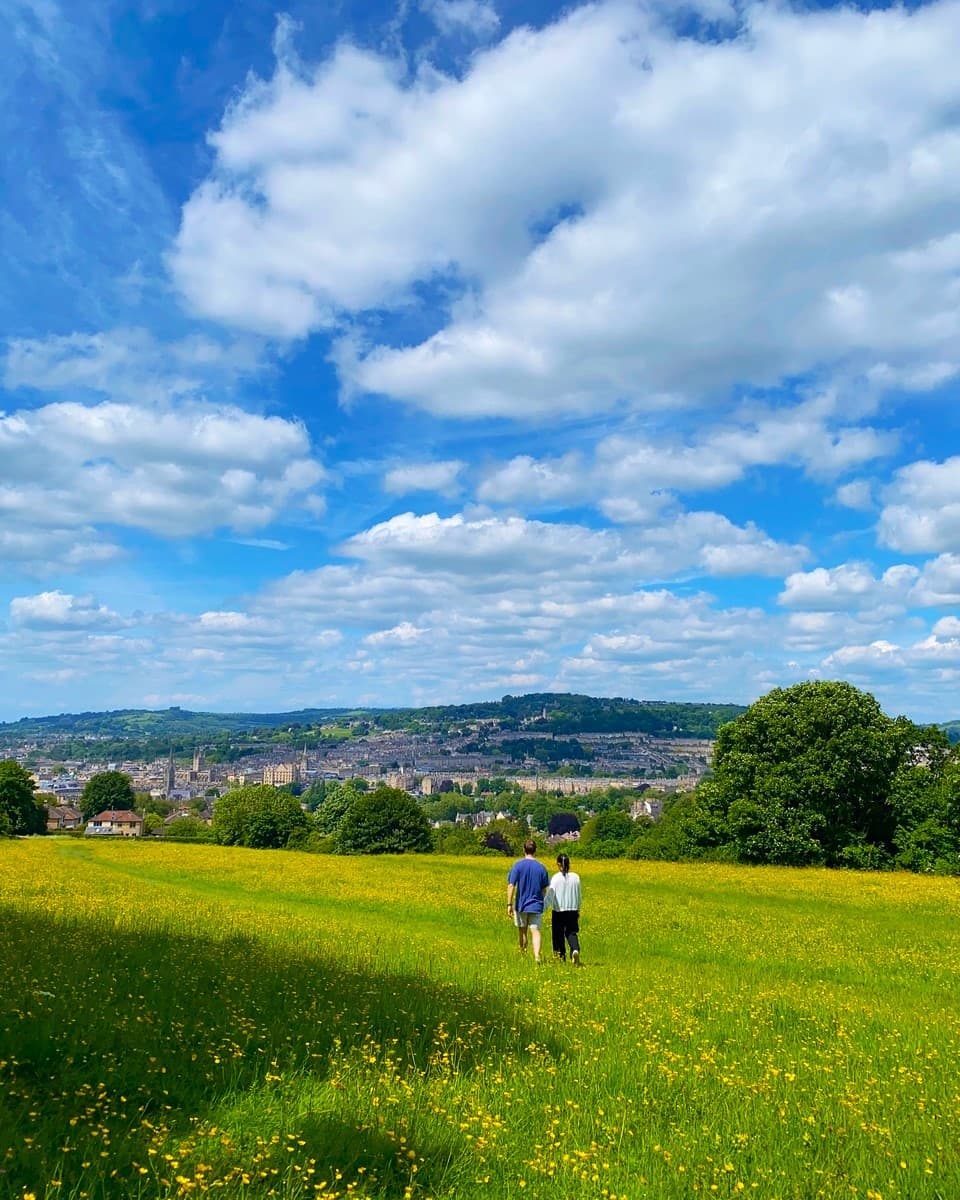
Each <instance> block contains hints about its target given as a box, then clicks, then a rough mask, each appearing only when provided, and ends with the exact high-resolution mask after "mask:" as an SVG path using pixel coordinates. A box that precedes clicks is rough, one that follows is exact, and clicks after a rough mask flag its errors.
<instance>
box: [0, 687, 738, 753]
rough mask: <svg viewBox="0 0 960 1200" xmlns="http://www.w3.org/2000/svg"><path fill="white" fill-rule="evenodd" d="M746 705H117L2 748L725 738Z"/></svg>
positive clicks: (521, 699)
mask: <svg viewBox="0 0 960 1200" xmlns="http://www.w3.org/2000/svg"><path fill="white" fill-rule="evenodd" d="M743 711H744V709H743V707H742V706H741V705H737V704H686V703H674V702H671V701H664V700H630V699H623V698H617V699H607V698H600V699H598V698H595V697H592V696H579V695H572V694H567V693H563V692H542V693H535V694H532V695H527V696H504V697H503V699H502V700H492V701H485V702H483V703H478V704H452V705H438V706H433V707H429V708H395V709H382V708H363V709H360V708H304V709H299V710H297V711H295V712H283V713H208V712H191V711H189V710H188V709H184V708H166V709H161V710H159V711H157V710H152V709H132V708H126V709H117V710H115V711H112V712H86V713H61V714H59V715H58V716H49V717H25V718H23V719H22V720H19V721H11V722H7V723H3V724H0V747H2V746H13V745H21V744H23V743H24V742H30V741H39V742H45V743H49V742H56V743H57V744H58V745H59V746H60V747H61V749H62V750H63V751H64V752H65V753H66V756H67V757H83V756H87V757H94V756H95V757H98V758H102V757H111V758H123V757H136V756H150V755H158V754H165V753H166V752H167V750H168V749H169V748H171V747H172V748H173V749H174V751H175V752H177V753H182V752H184V751H186V750H189V749H190V748H192V747H193V746H197V745H203V744H207V745H211V746H214V747H215V746H220V747H223V748H225V747H226V746H227V745H235V744H236V743H238V742H246V743H252V744H258V743H291V744H293V743H296V744H301V745H302V744H304V743H306V744H310V745H316V744H319V743H320V742H324V741H327V742H328V741H329V740H330V739H331V738H344V737H356V736H363V735H364V734H367V733H370V732H375V731H377V730H387V729H395V730H400V729H406V730H410V731H411V732H418V733H430V732H446V733H456V732H459V731H461V730H464V729H465V728H467V727H468V726H471V725H473V724H475V723H476V722H478V721H479V722H485V723H489V724H490V726H491V727H492V728H499V729H500V730H502V731H512V730H520V729H529V730H531V731H533V732H541V733H554V734H579V733H583V734H589V733H647V734H650V735H652V736H660V737H705V738H710V737H713V736H715V734H716V732H717V729H718V728H719V727H720V725H722V724H724V723H725V722H726V721H731V720H733V719H734V718H735V717H737V716H738V715H739V714H740V713H742V712H743Z"/></svg>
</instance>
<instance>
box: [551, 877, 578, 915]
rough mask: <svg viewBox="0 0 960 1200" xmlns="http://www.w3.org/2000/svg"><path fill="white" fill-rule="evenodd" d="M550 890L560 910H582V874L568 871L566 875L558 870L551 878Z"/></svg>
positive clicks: (554, 903)
mask: <svg viewBox="0 0 960 1200" xmlns="http://www.w3.org/2000/svg"><path fill="white" fill-rule="evenodd" d="M550 891H551V893H552V898H553V907H554V908H555V909H557V911H558V912H579V911H580V876H579V875H578V874H577V873H576V871H568V872H567V873H566V875H564V873H563V872H562V871H558V872H557V873H556V875H554V877H553V878H552V879H551V880H550Z"/></svg>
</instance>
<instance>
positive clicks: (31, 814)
mask: <svg viewBox="0 0 960 1200" xmlns="http://www.w3.org/2000/svg"><path fill="white" fill-rule="evenodd" d="M35 789H36V784H35V783H34V782H33V778H32V777H31V776H30V774H29V773H28V772H27V771H25V770H24V769H23V767H21V766H20V764H19V763H17V762H14V761H13V759H12V758H8V759H5V760H4V761H3V762H0V837H10V836H11V835H13V834H20V833H43V832H44V830H45V829H46V821H45V820H44V815H43V809H42V808H41V807H40V805H39V804H38V803H37V801H36V798H35V795H34V792H35Z"/></svg>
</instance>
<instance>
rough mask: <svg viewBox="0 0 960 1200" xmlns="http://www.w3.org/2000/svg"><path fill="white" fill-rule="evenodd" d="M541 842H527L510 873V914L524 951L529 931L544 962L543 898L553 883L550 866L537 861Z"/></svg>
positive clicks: (538, 954) (536, 956) (521, 949)
mask: <svg viewBox="0 0 960 1200" xmlns="http://www.w3.org/2000/svg"><path fill="white" fill-rule="evenodd" d="M536 855H537V843H536V842H535V841H533V840H532V839H528V840H527V841H525V842H524V843H523V858H518V859H517V861H516V862H515V863H514V864H513V866H512V867H511V868H510V874H509V875H508V876H507V916H508V917H513V923H514V925H516V927H517V936H518V937H519V939H520V953H521V954H526V952H527V931H528V930H529V936H530V941H531V942H532V943H533V957H534V959H535V960H536V962H538V963H539V962H540V926H541V925H542V924H543V898H544V896H545V895H546V892H547V887H548V886H549V884H550V877H549V876H548V875H547V868H546V867H545V866H544V865H543V863H541V862H538V861H537V857H536Z"/></svg>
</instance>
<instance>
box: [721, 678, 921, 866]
mask: <svg viewBox="0 0 960 1200" xmlns="http://www.w3.org/2000/svg"><path fill="white" fill-rule="evenodd" d="M925 739H926V740H928V741H929V737H928V735H925V734H924V733H923V731H921V730H920V729H919V728H918V727H917V726H915V725H913V724H912V722H909V721H906V720H904V719H903V718H900V719H898V720H892V719H891V718H890V717H888V716H886V715H885V714H884V713H883V712H882V711H881V709H880V705H879V704H878V703H877V701H876V699H875V698H874V697H873V696H871V695H870V694H869V693H866V692H861V691H858V689H857V688H855V687H853V686H852V685H851V684H849V683H842V682H826V681H818V682H813V683H801V684H796V685H795V686H794V687H790V688H777V689H775V690H774V691H772V692H770V693H768V694H767V695H766V696H763V697H762V698H761V699H760V700H758V701H757V702H756V703H755V704H752V705H751V706H750V708H749V709H747V711H746V712H745V713H744V714H743V715H742V716H740V717H738V718H737V719H736V720H735V721H732V722H731V723H730V724H728V725H725V726H724V727H723V728H722V729H721V730H720V733H719V735H718V737H717V746H716V753H715V756H714V774H713V781H712V786H713V797H714V800H715V803H716V805H717V807H718V809H719V812H720V814H722V816H723V817H724V818H725V820H726V823H727V827H728V831H729V835H730V838H731V840H732V841H733V843H734V845H735V846H736V849H737V852H738V857H740V858H741V859H742V860H744V861H747V862H766V863H786V864H797V865H799V864H804V863H824V864H827V865H830V866H838V865H843V864H844V863H845V862H846V860H847V856H848V852H849V853H853V854H855V852H856V847H857V846H859V845H863V844H868V845H871V846H875V847H878V848H879V849H880V850H882V851H883V852H884V853H888V852H889V851H890V850H892V848H893V843H894V835H895V833H896V828H897V813H896V809H895V807H894V805H893V803H892V791H893V784H894V780H895V778H896V776H897V773H898V771H899V770H900V769H901V768H902V767H903V765H904V764H905V763H906V762H907V761H909V760H910V756H911V754H912V752H913V750H914V748H916V747H917V746H918V745H919V744H920V743H921V742H923V741H924V740H925ZM941 741H943V739H942V737H941Z"/></svg>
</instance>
